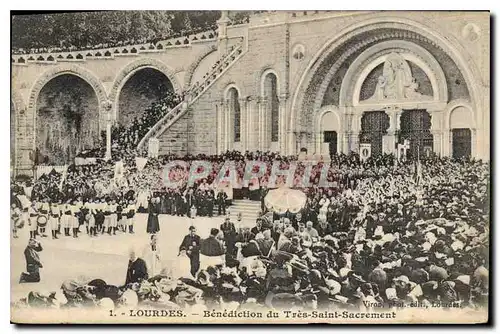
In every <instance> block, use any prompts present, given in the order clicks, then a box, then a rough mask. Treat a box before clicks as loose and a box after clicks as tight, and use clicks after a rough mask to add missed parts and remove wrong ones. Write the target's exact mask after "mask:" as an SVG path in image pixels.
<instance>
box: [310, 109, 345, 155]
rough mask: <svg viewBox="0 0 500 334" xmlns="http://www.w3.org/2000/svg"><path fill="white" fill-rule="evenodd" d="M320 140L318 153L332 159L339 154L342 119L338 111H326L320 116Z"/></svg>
mask: <svg viewBox="0 0 500 334" xmlns="http://www.w3.org/2000/svg"><path fill="white" fill-rule="evenodd" d="M318 122H319V127H318V130H319V138H318V144H319V146H317V148H316V151H317V153H319V154H321V155H323V156H329V157H332V156H333V155H336V154H337V153H339V141H340V138H339V133H340V119H339V116H338V114H337V112H336V111H326V112H325V113H323V114H320V115H319V118H318Z"/></svg>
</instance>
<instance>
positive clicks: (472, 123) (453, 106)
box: [443, 99, 479, 156]
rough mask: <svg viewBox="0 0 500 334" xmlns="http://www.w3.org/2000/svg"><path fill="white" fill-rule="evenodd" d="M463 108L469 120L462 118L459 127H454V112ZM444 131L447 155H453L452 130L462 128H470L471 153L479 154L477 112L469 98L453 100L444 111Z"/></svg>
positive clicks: (473, 154)
mask: <svg viewBox="0 0 500 334" xmlns="http://www.w3.org/2000/svg"><path fill="white" fill-rule="evenodd" d="M460 109H462V110H463V111H462V112H465V113H468V115H465V117H467V116H468V118H469V119H468V120H460V122H457V127H453V124H452V118H453V116H454V112H456V111H458V110H460ZM443 121H444V132H445V138H447V140H445V142H444V146H445V147H444V150H445V153H446V154H447V155H452V152H453V134H452V130H453V129H454V128H455V129H460V128H467V129H470V134H471V138H470V145H471V147H470V149H471V152H470V153H471V155H472V156H475V155H476V154H477V151H478V149H479V147H478V145H477V140H478V138H477V127H476V126H477V123H476V118H475V113H474V109H473V107H472V105H471V103H470V102H469V101H468V100H464V99H458V100H453V101H452V102H450V103H449V104H448V105H447V106H446V109H445V111H444V120H443Z"/></svg>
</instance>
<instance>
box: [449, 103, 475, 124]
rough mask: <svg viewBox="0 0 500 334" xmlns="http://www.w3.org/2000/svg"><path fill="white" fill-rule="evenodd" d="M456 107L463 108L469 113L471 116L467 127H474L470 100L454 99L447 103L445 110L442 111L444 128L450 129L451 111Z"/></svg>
mask: <svg viewBox="0 0 500 334" xmlns="http://www.w3.org/2000/svg"><path fill="white" fill-rule="evenodd" d="M458 108H464V109H465V110H467V111H468V112H469V113H470V116H471V119H470V124H469V126H467V127H468V128H471V129H476V119H475V117H474V115H475V113H474V109H473V108H472V106H471V104H470V102H469V101H467V100H454V101H452V102H450V103H449V104H448V105H447V107H446V110H445V112H444V128H445V129H446V130H450V129H451V118H452V116H453V112H454V111H455V110H456V109H458Z"/></svg>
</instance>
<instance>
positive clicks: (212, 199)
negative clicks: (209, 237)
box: [207, 189, 215, 217]
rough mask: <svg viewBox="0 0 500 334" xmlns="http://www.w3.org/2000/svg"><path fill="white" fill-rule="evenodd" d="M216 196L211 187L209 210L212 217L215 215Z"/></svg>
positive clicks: (208, 200) (208, 197) (208, 201)
mask: <svg viewBox="0 0 500 334" xmlns="http://www.w3.org/2000/svg"><path fill="white" fill-rule="evenodd" d="M214 196H215V195H214V191H213V190H212V189H210V190H209V191H208V196H207V211H208V216H209V217H212V216H213V215H214V200H215V197H214Z"/></svg>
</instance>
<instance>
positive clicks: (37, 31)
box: [12, 11, 220, 49]
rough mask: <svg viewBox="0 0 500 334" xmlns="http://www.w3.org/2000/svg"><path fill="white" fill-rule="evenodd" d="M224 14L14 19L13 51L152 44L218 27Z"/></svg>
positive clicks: (110, 13) (95, 14)
mask: <svg viewBox="0 0 500 334" xmlns="http://www.w3.org/2000/svg"><path fill="white" fill-rule="evenodd" d="M219 17H220V11H183V12H181V11H176V12H174V11H102V12H77V13H51V14H36V15H14V16H12V48H14V49H19V48H23V49H30V48H44V47H61V48H68V47H77V48H86V47H89V46H90V47H93V46H95V45H99V44H105V43H107V44H116V43H118V42H140V43H143V42H146V41H147V42H149V41H155V40H161V39H165V38H169V37H171V36H179V35H184V34H189V33H194V32H197V31H202V30H205V29H210V28H214V26H215V23H216V21H217V19H218V18H219Z"/></svg>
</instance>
